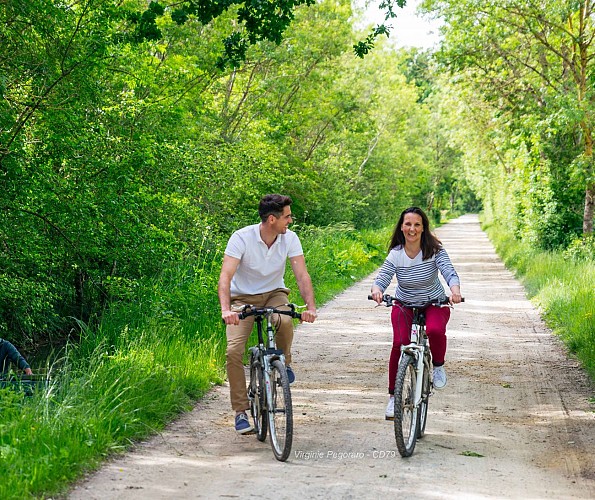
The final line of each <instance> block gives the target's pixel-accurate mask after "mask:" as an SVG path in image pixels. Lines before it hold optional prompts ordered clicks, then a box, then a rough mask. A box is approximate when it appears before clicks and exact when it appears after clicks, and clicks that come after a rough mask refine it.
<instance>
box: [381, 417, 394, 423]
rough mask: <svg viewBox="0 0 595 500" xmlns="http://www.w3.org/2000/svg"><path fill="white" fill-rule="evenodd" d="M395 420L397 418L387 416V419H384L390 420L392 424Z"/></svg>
mask: <svg viewBox="0 0 595 500" xmlns="http://www.w3.org/2000/svg"><path fill="white" fill-rule="evenodd" d="M394 419H395V417H387V416H385V417H384V420H390V421H391V422H392V421H393V420H394Z"/></svg>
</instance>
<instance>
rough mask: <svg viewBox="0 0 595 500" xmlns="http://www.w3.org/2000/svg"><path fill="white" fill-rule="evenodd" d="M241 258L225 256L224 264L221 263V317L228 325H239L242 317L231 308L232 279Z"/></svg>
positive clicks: (218, 288)
mask: <svg viewBox="0 0 595 500" xmlns="http://www.w3.org/2000/svg"><path fill="white" fill-rule="evenodd" d="M239 265H240V259H237V258H235V257H230V256H229V255H224V256H223V264H222V265H221V274H220V275H219V285H218V286H217V292H218V294H219V304H220V305H221V318H222V319H223V322H224V323H225V324H226V325H239V324H240V317H239V316H238V313H237V312H234V311H232V310H231V309H230V308H231V292H230V288H231V279H232V278H233V275H234V274H235V273H236V270H237V268H238V266H239Z"/></svg>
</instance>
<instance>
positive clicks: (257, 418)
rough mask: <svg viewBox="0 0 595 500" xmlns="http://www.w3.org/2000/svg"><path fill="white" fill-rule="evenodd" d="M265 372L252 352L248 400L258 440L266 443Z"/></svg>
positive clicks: (256, 355)
mask: <svg viewBox="0 0 595 500" xmlns="http://www.w3.org/2000/svg"><path fill="white" fill-rule="evenodd" d="M265 399H266V395H265V387H264V372H263V369H262V363H261V362H260V360H259V359H258V354H256V353H254V352H252V355H251V356H250V387H249V390H248V400H249V401H250V413H251V414H252V419H253V420H254V430H255V431H256V438H257V439H258V440H259V441H264V440H265V439H266V437H267V424H268V421H267V420H268V415H267V412H266V405H265Z"/></svg>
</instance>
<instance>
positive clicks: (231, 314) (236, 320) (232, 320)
mask: <svg viewBox="0 0 595 500" xmlns="http://www.w3.org/2000/svg"><path fill="white" fill-rule="evenodd" d="M221 319H222V320H223V323H225V324H226V325H239V324H240V316H239V315H238V313H237V312H235V311H229V310H228V311H221Z"/></svg>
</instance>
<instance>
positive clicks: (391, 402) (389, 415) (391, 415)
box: [384, 396, 395, 420]
mask: <svg viewBox="0 0 595 500" xmlns="http://www.w3.org/2000/svg"><path fill="white" fill-rule="evenodd" d="M384 418H385V419H386V420H394V419H395V397H394V396H391V397H390V398H388V404H387V405H386V412H385V413H384Z"/></svg>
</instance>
